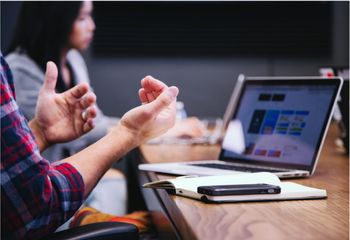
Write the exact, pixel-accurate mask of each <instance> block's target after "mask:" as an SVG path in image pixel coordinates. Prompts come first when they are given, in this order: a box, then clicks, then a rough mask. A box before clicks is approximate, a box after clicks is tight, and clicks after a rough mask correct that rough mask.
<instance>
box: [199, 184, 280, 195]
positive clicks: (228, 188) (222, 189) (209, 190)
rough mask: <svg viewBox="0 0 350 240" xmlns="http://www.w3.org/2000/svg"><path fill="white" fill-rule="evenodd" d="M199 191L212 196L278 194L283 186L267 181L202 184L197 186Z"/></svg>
mask: <svg viewBox="0 0 350 240" xmlns="http://www.w3.org/2000/svg"><path fill="white" fill-rule="evenodd" d="M197 192H198V193H202V194H206V195H210V196H226V195H246V194H277V193H280V192H281V188H280V187H279V186H276V185H271V184H265V183H259V184H239V185H216V186H200V187H198V188H197Z"/></svg>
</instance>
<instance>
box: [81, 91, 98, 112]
mask: <svg viewBox="0 0 350 240" xmlns="http://www.w3.org/2000/svg"><path fill="white" fill-rule="evenodd" d="M95 102H96V95H95V94H94V93H92V92H89V93H88V94H86V95H85V96H84V97H83V98H82V99H81V100H80V106H81V108H82V109H85V108H88V107H90V106H91V105H92V104H94V103H95Z"/></svg>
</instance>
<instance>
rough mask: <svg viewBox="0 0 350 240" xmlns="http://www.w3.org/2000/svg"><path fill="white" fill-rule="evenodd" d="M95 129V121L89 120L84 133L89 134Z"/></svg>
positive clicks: (85, 124)
mask: <svg viewBox="0 0 350 240" xmlns="http://www.w3.org/2000/svg"><path fill="white" fill-rule="evenodd" d="M94 127H95V124H94V121H93V119H91V118H90V119H88V120H87V121H86V122H85V123H84V125H83V132H84V133H87V132H89V131H91V130H92V129H93V128H94Z"/></svg>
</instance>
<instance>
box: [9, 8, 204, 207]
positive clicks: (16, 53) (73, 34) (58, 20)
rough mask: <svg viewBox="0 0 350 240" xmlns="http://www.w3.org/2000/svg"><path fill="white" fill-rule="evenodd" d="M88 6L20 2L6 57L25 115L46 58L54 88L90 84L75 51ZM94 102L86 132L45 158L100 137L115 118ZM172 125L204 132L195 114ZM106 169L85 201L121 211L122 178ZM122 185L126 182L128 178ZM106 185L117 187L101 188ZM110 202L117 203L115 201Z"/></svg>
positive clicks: (82, 39) (87, 35) (30, 111)
mask: <svg viewBox="0 0 350 240" xmlns="http://www.w3.org/2000/svg"><path fill="white" fill-rule="evenodd" d="M92 10H93V4H92V2H90V1H83V2H75V1H73V2H24V3H23V6H22V9H21V12H20V16H19V19H18V23H17V27H16V30H15V35H14V38H13V41H12V43H11V45H10V48H9V50H8V51H7V52H8V53H9V54H8V55H7V56H6V61H7V62H8V64H9V65H10V67H11V69H12V72H13V77H14V83H15V88H16V95H17V103H18V105H19V106H20V107H21V109H22V111H23V113H24V114H25V116H26V117H27V118H28V119H32V118H33V116H34V115H35V107H36V102H37V96H38V93H39V90H40V88H41V86H42V84H43V82H44V70H45V64H46V62H47V61H53V62H55V63H56V65H57V67H58V81H57V85H56V91H57V92H63V91H65V90H67V89H70V88H71V87H73V86H75V85H76V84H78V83H83V82H85V83H88V84H90V80H89V75H88V71H87V66H86V64H85V61H84V59H83V57H82V56H81V54H80V52H81V51H83V50H85V49H87V48H88V47H89V45H90V43H91V41H92V39H93V35H94V30H95V23H94V21H93V19H92ZM96 108H97V117H96V118H95V120H94V122H95V128H94V129H93V130H92V131H91V132H89V133H87V134H85V135H83V136H82V137H80V138H78V139H77V140H75V141H72V142H69V143H64V144H56V145H54V146H52V147H50V148H49V149H47V150H46V151H45V152H44V154H43V156H44V157H46V159H48V160H50V161H56V160H58V159H62V158H65V157H68V156H70V155H72V154H74V153H76V152H78V151H80V150H81V149H84V148H85V147H86V146H88V145H90V144H92V143H94V142H96V141H97V140H98V139H100V138H102V137H103V136H104V135H105V134H106V133H107V131H108V130H109V129H110V128H111V127H112V126H113V125H115V124H116V123H117V121H118V119H117V118H113V117H109V116H106V115H104V114H103V113H102V111H101V110H100V109H99V108H98V106H96ZM177 126H178V127H176V128H173V129H172V130H171V131H169V132H168V133H167V134H170V136H171V134H172V135H173V136H174V135H182V133H186V135H187V136H199V135H201V134H203V132H204V131H203V127H202V125H200V124H199V121H198V119H193V118H190V119H188V120H187V121H186V122H185V124H182V125H181V124H178V125H177ZM107 175H108V177H105V178H103V179H102V180H103V181H101V183H100V184H99V185H98V186H97V187H96V188H95V190H94V192H92V194H91V195H90V198H89V199H88V200H87V202H88V203H89V205H90V206H93V207H95V208H97V209H98V210H100V211H104V212H108V213H111V214H124V213H125V212H126V210H125V205H126V193H125V192H126V186H125V179H124V178H123V177H122V175H121V174H120V173H119V174H118V173H116V171H109V172H108V173H107ZM110 175H112V176H114V178H113V179H114V180H115V181H113V180H111V178H109V176H110ZM116 184H118V185H117V186H116ZM107 185H108V187H107ZM128 185H129V186H130V185H131V184H130V182H129V183H128ZM99 186H100V187H99ZM102 186H104V187H102ZM110 188H113V189H118V191H108V190H106V189H110ZM129 191H130V188H129ZM129 196H130V193H129ZM133 196H134V195H133ZM130 199H131V198H130V197H129V200H130ZM106 201H107V202H106ZM116 202H119V203H123V204H115V203H116ZM108 203H110V204H108ZM129 210H135V209H129Z"/></svg>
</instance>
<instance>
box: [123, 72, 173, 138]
mask: <svg viewBox="0 0 350 240" xmlns="http://www.w3.org/2000/svg"><path fill="white" fill-rule="evenodd" d="M141 86H142V88H141V89H140V90H139V97H140V100H141V102H142V105H141V106H139V107H136V108H134V109H132V110H130V111H128V112H127V113H125V115H124V116H123V117H122V119H121V120H120V125H121V126H123V127H125V128H126V129H127V131H129V132H131V133H132V134H133V136H135V138H134V139H135V141H134V142H135V144H136V145H138V144H140V143H142V142H144V141H147V140H149V139H151V138H153V137H157V136H159V135H160V134H162V133H164V132H166V131H167V130H168V129H169V128H171V127H172V126H173V125H174V123H175V116H176V106H175V105H176V96H177V95H178V92H179V90H178V88H177V87H168V86H167V85H165V84H164V83H163V82H161V81H159V80H156V79H154V78H153V77H151V76H147V77H145V78H144V79H142V80H141Z"/></svg>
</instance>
